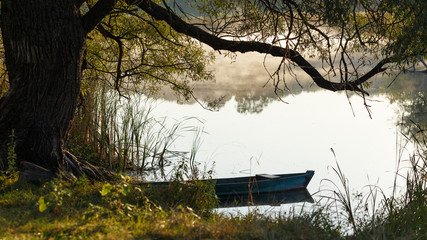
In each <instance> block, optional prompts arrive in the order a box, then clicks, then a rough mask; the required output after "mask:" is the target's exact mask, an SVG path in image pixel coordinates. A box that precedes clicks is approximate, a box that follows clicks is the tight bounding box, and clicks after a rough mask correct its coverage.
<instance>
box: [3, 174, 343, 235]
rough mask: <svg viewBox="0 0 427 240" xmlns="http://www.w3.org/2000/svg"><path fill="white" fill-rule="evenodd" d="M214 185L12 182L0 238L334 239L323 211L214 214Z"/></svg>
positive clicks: (6, 190)
mask: <svg viewBox="0 0 427 240" xmlns="http://www.w3.org/2000/svg"><path fill="white" fill-rule="evenodd" d="M211 189H212V186H206V185H203V184H198V183H196V182H195V183H193V184H190V185H188V186H185V187H180V188H177V187H174V186H173V185H171V187H170V188H169V189H167V190H163V191H162V190H160V189H150V188H149V187H146V188H143V187H135V186H133V185H131V184H129V182H128V181H127V179H123V180H122V181H119V182H117V183H114V184H109V183H101V182H97V183H90V182H88V181H87V180H85V179H80V180H77V181H74V182H64V181H60V180H55V181H52V182H49V183H46V184H44V185H33V184H22V183H17V182H14V181H9V182H8V183H5V184H3V186H2V188H1V190H0V196H1V200H0V239H36V238H41V239H50V238H51V239H135V238H136V239H338V238H339V233H338V231H337V229H336V228H335V227H333V225H332V224H331V223H329V222H328V220H327V219H323V217H324V216H326V215H321V214H320V215H314V214H313V215H311V216H309V215H306V216H296V215H295V216H291V217H287V218H285V217H278V218H270V217H266V216H263V215H259V214H256V213H252V214H249V215H246V216H239V217H236V216H235V217H231V216H225V215H220V214H217V213H214V212H213V211H212V210H213V207H214V206H215V202H216V201H215V198H214V197H212V196H214V195H212V192H211V191H210V190H211ZM210 196H211V197H210ZM41 199H42V200H41Z"/></svg>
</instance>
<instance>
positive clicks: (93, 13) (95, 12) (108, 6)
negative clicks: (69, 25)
mask: <svg viewBox="0 0 427 240" xmlns="http://www.w3.org/2000/svg"><path fill="white" fill-rule="evenodd" d="M116 2H117V0H99V1H98V2H97V3H96V4H95V6H93V8H92V9H90V11H89V12H88V13H86V14H85V15H84V16H83V17H82V22H83V28H84V29H85V32H86V34H87V33H89V32H91V31H92V30H93V29H94V28H95V27H96V25H98V23H99V22H101V21H102V19H103V18H104V17H105V16H107V15H108V14H109V13H110V12H111V11H112V10H113V9H114V6H115V5H116Z"/></svg>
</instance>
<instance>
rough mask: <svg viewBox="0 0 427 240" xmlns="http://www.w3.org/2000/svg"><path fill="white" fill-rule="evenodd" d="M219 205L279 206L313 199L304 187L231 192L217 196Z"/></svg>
mask: <svg viewBox="0 0 427 240" xmlns="http://www.w3.org/2000/svg"><path fill="white" fill-rule="evenodd" d="M218 198H219V207H221V208H229V207H247V206H262V205H270V206H280V205H281V204H290V203H299V202H308V203H314V199H313V197H312V196H311V194H310V193H309V192H308V190H307V189H306V188H300V189H294V190H288V191H280V192H268V193H254V194H250V195H249V194H233V195H222V196H218Z"/></svg>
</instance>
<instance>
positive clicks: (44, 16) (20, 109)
mask: <svg viewBox="0 0 427 240" xmlns="http://www.w3.org/2000/svg"><path fill="white" fill-rule="evenodd" d="M1 30H2V35H3V36H2V37H3V44H4V49H5V61H6V67H7V69H8V76H9V81H10V89H9V91H8V92H7V93H6V94H5V95H4V96H3V98H1V99H0V146H2V147H3V150H4V146H5V145H6V142H8V141H9V137H8V136H9V135H10V133H11V132H12V129H13V130H14V133H15V136H16V137H15V144H16V147H15V151H16V154H17V160H18V163H19V162H29V163H32V164H35V165H38V166H40V167H42V168H44V169H46V170H48V171H49V172H50V173H52V174H56V173H58V171H59V170H60V169H61V168H62V167H64V166H65V165H66V164H65V162H66V160H67V159H66V157H65V153H64V142H65V140H66V137H67V133H68V130H69V127H70V123H71V120H72V119H73V115H74V111H75V109H76V104H77V97H78V94H79V91H80V80H81V71H80V68H81V64H82V53H83V48H84V42H85V32H84V29H83V26H82V23H81V18H80V15H79V12H78V10H77V9H76V8H75V7H74V1H73V0H61V1H60V0H3V1H2V4H1ZM2 152H3V153H4V152H5V151H2ZM1 160H2V161H0V164H2V165H3V167H5V166H6V165H7V163H6V157H5V155H4V154H3V156H1ZM1 162H2V163H1Z"/></svg>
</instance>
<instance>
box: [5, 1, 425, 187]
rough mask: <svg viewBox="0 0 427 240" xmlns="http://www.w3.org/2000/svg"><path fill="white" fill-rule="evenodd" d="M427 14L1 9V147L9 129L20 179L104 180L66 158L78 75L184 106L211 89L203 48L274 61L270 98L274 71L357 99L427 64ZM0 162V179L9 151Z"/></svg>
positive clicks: (344, 5) (315, 9)
mask: <svg viewBox="0 0 427 240" xmlns="http://www.w3.org/2000/svg"><path fill="white" fill-rule="evenodd" d="M426 5H427V3H425V1H409V0H408V1H405V0H401V1H398V2H395V1H393V0H384V1H371V0H347V1H331V0H322V1H294V0H283V1H279V0H252V1H247V0H226V1H223V0H211V1H189V2H188V3H184V2H183V1H172V2H169V3H167V2H165V1H158V2H157V3H155V2H153V1H151V0H138V1H135V0H98V1H95V0H2V1H1V29H2V38H3V46H4V62H5V66H6V69H7V77H8V82H9V90H8V91H7V93H5V94H4V95H3V96H2V98H1V99H0V146H6V143H7V142H8V140H9V139H8V138H9V137H8V136H9V135H10V133H11V132H12V130H14V134H15V136H14V139H15V144H16V148H15V150H16V153H17V156H18V162H20V163H21V165H23V166H24V167H25V170H24V171H23V172H24V176H26V178H27V179H34V178H50V177H52V176H54V175H55V174H58V173H59V172H61V171H67V172H73V173H74V174H75V175H81V174H83V173H85V174H88V175H89V176H92V177H97V176H100V175H102V173H101V172H98V169H97V168H95V167H93V166H91V165H89V164H87V163H85V162H84V161H80V160H77V159H76V158H75V157H74V156H73V155H72V154H71V153H68V152H66V151H65V150H64V143H65V142H66V140H67V134H68V132H69V130H70V122H71V121H72V119H73V116H74V113H75V109H76V105H77V99H78V97H79V95H80V90H81V81H82V75H83V76H85V77H87V78H89V77H90V76H92V78H93V76H96V77H97V78H98V80H97V81H100V79H103V80H104V81H106V82H107V83H109V84H111V85H112V86H113V87H114V88H115V89H116V90H117V91H119V93H120V94H122V92H123V91H124V92H128V91H130V90H136V91H137V90H141V84H145V85H144V86H145V88H142V89H143V90H153V89H154V90H155V89H156V86H158V85H159V84H160V85H161V84H163V83H165V82H166V83H168V84H170V85H171V86H172V87H173V88H174V89H175V90H176V91H178V92H180V93H181V94H183V95H184V96H185V97H186V98H189V97H191V95H192V92H191V84H190V81H194V80H195V81H197V80H204V79H210V78H212V75H211V74H210V73H209V71H207V70H206V68H205V66H206V64H207V63H208V62H209V61H210V60H211V59H210V58H206V57H205V55H204V54H203V51H202V46H201V45H200V42H201V43H204V44H206V45H208V46H210V47H211V48H212V49H213V50H216V51H229V52H242V53H245V52H249V51H255V52H259V53H263V54H270V55H272V56H276V57H280V58H282V59H283V60H282V63H281V64H280V66H278V69H277V71H276V72H274V73H272V74H271V79H272V82H273V85H274V86H275V89H276V91H280V90H283V89H281V88H280V82H282V81H284V78H283V77H282V78H281V72H282V71H290V72H292V69H293V67H298V68H301V69H302V70H303V71H305V72H306V73H307V74H308V75H309V76H310V77H311V78H312V79H313V81H314V82H315V83H316V84H317V85H318V86H320V87H322V88H325V89H328V90H331V91H340V90H348V91H356V92H359V93H361V94H362V95H365V94H367V91H366V90H365V86H364V84H365V83H366V82H367V81H368V80H369V79H370V78H371V77H372V76H374V75H375V74H378V73H380V72H384V71H386V70H387V67H391V66H400V67H402V68H404V67H405V66H406V64H408V63H410V62H412V61H414V60H416V59H418V58H419V57H424V56H426V41H425V39H427V38H426V31H425V25H426V24H425V16H427V14H426V13H425V11H426V10H425V9H427V6H426ZM184 9H185V10H184ZM188 9H192V10H191V11H186V10H188ZM408 36H409V39H408ZM314 55H317V56H319V57H320V58H321V59H322V60H323V63H324V66H323V68H320V69H325V71H324V72H323V73H321V72H320V71H319V69H316V68H315V67H314V66H313V65H311V64H310V62H309V58H308V57H310V56H314ZM356 55H358V56H356ZM372 61H375V62H376V63H375V64H374V65H373V66H371V65H370V64H371V62H372ZM364 66H368V67H370V69H362V67H364ZM94 73H95V75H91V74H94ZM101 76H102V77H101ZM334 76H336V77H335V78H336V80H335V79H334ZM125 94H126V93H124V94H123V95H125ZM2 150H3V151H2ZM0 152H2V153H3V155H0V158H1V160H0V165H1V166H2V167H3V168H4V167H6V166H7V162H6V160H5V159H6V156H5V152H6V151H5V147H3V149H1V150H0Z"/></svg>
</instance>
